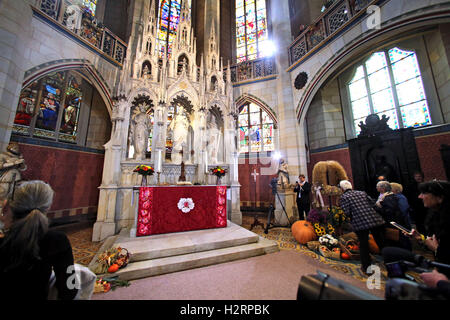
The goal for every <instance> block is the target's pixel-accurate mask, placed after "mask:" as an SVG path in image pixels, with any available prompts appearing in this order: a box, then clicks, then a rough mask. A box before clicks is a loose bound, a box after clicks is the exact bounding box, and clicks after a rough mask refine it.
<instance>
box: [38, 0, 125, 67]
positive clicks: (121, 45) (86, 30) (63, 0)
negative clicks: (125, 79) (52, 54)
mask: <svg viewBox="0 0 450 320" xmlns="http://www.w3.org/2000/svg"><path fill="white" fill-rule="evenodd" d="M32 3H33V1H32ZM33 4H34V9H37V10H39V11H40V12H41V13H43V14H45V16H46V17H48V18H51V19H53V20H55V21H56V22H58V23H59V25H61V26H63V27H65V29H67V30H68V31H70V32H72V33H74V34H75V35H77V36H78V37H79V38H81V39H82V40H84V42H86V43H87V44H89V45H90V46H92V47H95V48H96V49H97V50H100V51H101V52H103V53H104V54H105V55H106V56H108V57H109V58H110V59H112V60H114V61H116V62H118V63H119V64H120V65H122V64H123V61H124V59H125V53H126V50H127V45H126V44H125V42H124V41H123V40H121V39H120V38H119V37H117V36H116V35H115V34H114V33H112V32H111V31H110V30H108V29H107V28H105V27H104V26H103V25H102V23H100V22H99V21H98V20H97V19H96V18H95V17H94V16H93V15H92V13H91V12H89V10H87V8H86V7H78V9H77V10H74V6H73V5H74V4H73V2H72V1H70V0H34V3H33ZM77 15H80V16H79V19H80V20H78V21H77V19H76V17H77Z"/></svg>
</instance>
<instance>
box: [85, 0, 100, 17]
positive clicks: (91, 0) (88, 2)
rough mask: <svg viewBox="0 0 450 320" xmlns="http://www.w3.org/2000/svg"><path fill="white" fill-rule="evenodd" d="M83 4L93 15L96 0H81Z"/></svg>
mask: <svg viewBox="0 0 450 320" xmlns="http://www.w3.org/2000/svg"><path fill="white" fill-rule="evenodd" d="M83 5H84V6H86V7H87V8H88V9H89V10H90V11H91V13H92V15H93V16H95V9H96V8H97V0H83Z"/></svg>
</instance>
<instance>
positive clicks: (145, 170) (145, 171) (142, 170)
mask: <svg viewBox="0 0 450 320" xmlns="http://www.w3.org/2000/svg"><path fill="white" fill-rule="evenodd" d="M133 172H137V173H139V174H142V175H143V176H151V175H153V173H155V169H154V168H153V167H151V166H146V165H145V164H141V165H138V166H137V167H136V168H135V169H134V170H133Z"/></svg>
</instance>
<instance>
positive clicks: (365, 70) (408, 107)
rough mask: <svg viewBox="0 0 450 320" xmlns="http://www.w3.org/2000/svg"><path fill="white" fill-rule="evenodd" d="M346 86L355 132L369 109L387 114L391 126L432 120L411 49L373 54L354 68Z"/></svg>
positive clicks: (417, 64)
mask: <svg viewBox="0 0 450 320" xmlns="http://www.w3.org/2000/svg"><path fill="white" fill-rule="evenodd" d="M347 89H348V93H349V97H350V102H351V110H352V115H353V124H354V129H355V132H356V134H357V135H358V134H359V133H360V131H361V128H360V127H359V124H360V122H361V121H363V122H364V120H365V118H366V117H367V116H368V115H369V114H372V113H375V114H378V115H379V117H380V118H381V117H382V115H383V114H384V115H386V116H387V117H389V121H388V125H389V126H390V127H391V128H392V129H398V128H407V127H420V126H424V125H429V124H431V117H430V112H429V109H428V103H427V99H426V95H425V89H424V87H423V83H422V76H421V73H420V69H419V63H418V61H417V56H416V54H415V53H414V51H406V50H402V49H399V48H397V47H395V48H391V49H389V50H384V51H379V52H376V53H374V54H372V55H371V56H370V58H369V59H368V60H366V61H365V62H364V63H363V64H362V65H360V66H358V67H357V68H356V71H355V74H354V76H353V78H352V79H351V80H350V82H349V83H348V85H347Z"/></svg>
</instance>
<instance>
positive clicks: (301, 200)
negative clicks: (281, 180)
mask: <svg viewBox="0 0 450 320" xmlns="http://www.w3.org/2000/svg"><path fill="white" fill-rule="evenodd" d="M298 179H299V181H296V182H295V188H294V192H296V193H297V207H298V217H299V218H300V219H301V218H302V216H303V217H304V219H305V220H306V216H307V214H308V212H309V210H310V208H311V200H310V198H309V196H310V193H311V184H310V183H309V182H308V181H306V177H305V175H304V174H300V175H299V176H298Z"/></svg>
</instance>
